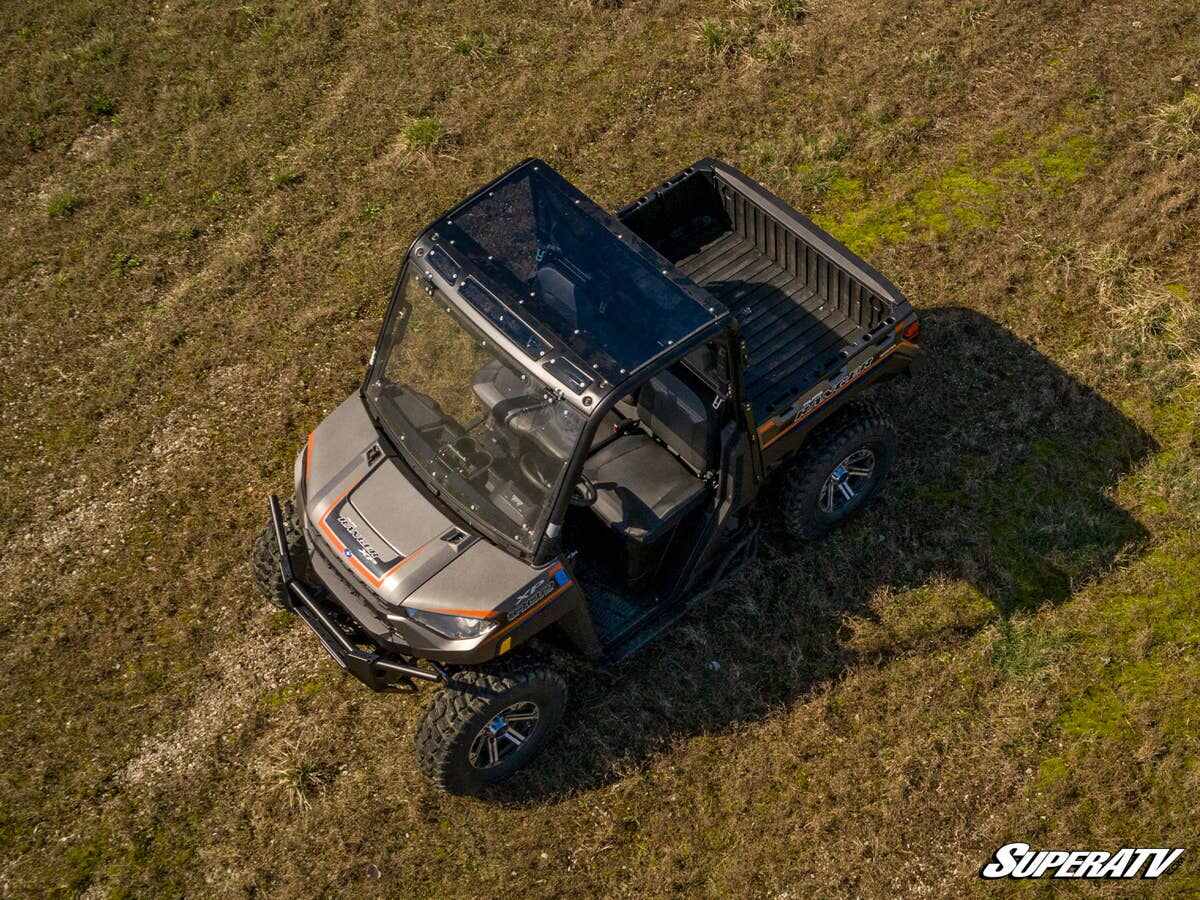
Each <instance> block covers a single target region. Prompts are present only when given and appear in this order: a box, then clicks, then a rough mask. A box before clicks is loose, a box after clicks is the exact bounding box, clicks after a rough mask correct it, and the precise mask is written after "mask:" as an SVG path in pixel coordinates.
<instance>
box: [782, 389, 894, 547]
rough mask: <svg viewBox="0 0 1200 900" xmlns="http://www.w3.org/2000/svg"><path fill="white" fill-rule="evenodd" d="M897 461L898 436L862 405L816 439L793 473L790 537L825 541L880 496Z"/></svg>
mask: <svg viewBox="0 0 1200 900" xmlns="http://www.w3.org/2000/svg"><path fill="white" fill-rule="evenodd" d="M895 459H896V432H895V431H894V430H893V428H892V426H891V423H890V422H888V420H887V418H886V417H885V416H884V415H883V413H882V412H881V411H880V410H879V408H878V407H877V406H876V405H875V404H874V403H869V402H866V401H856V402H854V403H850V404H847V406H846V408H845V409H844V410H843V411H842V412H841V413H839V414H838V416H837V417H836V418H835V419H834V420H833V421H832V422H830V423H828V425H827V426H825V427H824V428H823V430H822V431H821V432H819V433H818V434H816V435H814V436H813V438H812V441H811V443H810V446H809V447H808V448H806V449H805V450H804V452H803V454H802V457H801V459H800V461H799V462H798V463H797V465H795V466H794V467H793V468H792V469H791V471H789V472H788V474H787V476H786V478H787V482H786V484H785V485H784V489H783V516H784V521H785V523H786V524H787V528H788V531H789V532H791V533H792V534H794V535H795V536H797V537H800V538H804V539H805V540H812V539H814V538H819V537H822V536H823V535H825V534H827V533H828V532H829V531H830V530H831V529H832V528H833V527H834V526H836V525H838V524H840V523H841V522H843V521H845V520H846V519H848V518H849V517H850V516H852V515H854V513H856V512H858V510H860V509H862V507H863V506H864V505H866V503H867V502H869V501H870V499H871V498H872V497H873V496H874V495H875V493H876V491H878V490H879V486H880V484H882V483H883V479H884V478H885V477H886V476H887V473H888V471H889V470H890V469H891V467H892V463H893V462H894V461H895Z"/></svg>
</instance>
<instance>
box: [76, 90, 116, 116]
mask: <svg viewBox="0 0 1200 900" xmlns="http://www.w3.org/2000/svg"><path fill="white" fill-rule="evenodd" d="M84 108H85V109H87V111H88V112H90V113H91V114H92V115H93V116H100V117H101V118H111V117H112V116H114V115H116V113H117V103H116V101H115V100H113V99H112V98H111V97H108V96H105V95H104V94H93V95H92V96H90V97H88V100H87V103H85V104H84Z"/></svg>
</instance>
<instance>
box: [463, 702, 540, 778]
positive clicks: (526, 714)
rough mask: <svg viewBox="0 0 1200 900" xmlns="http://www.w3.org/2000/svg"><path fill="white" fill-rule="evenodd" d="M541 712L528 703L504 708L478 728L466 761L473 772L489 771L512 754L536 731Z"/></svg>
mask: <svg viewBox="0 0 1200 900" xmlns="http://www.w3.org/2000/svg"><path fill="white" fill-rule="evenodd" d="M540 718H541V712H540V710H539V709H538V705H537V704H536V703H534V702H533V701H532V700H523V701H521V702H520V703H514V704H512V705H511V706H506V707H505V708H504V709H502V710H501V711H500V712H499V714H497V715H495V716H493V717H492V718H491V719H490V720H489V721H488V723H487V724H486V725H484V726H483V727H482V728H480V729H479V733H478V734H477V735H475V740H473V741H471V750H470V752H469V755H468V758H469V759H470V762H471V765H472V766H473V767H474V768H476V769H490V768H492V767H493V766H498V765H500V763H502V762H503V761H504V760H506V759H508V758H509V757H510V756H512V755H513V754H514V753H516V752H517V751H518V750H519V749H520V748H521V747H522V746H524V744H525V742H526V741H528V740H529V738H530V737H531V736H532V735H533V733H534V731H536V730H537V726H538V720H539V719H540Z"/></svg>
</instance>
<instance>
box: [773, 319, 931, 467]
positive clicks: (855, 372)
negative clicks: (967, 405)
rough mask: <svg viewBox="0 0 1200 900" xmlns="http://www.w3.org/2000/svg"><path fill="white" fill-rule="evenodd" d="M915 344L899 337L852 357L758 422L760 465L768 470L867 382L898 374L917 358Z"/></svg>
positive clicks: (799, 446) (782, 460)
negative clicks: (885, 346)
mask: <svg viewBox="0 0 1200 900" xmlns="http://www.w3.org/2000/svg"><path fill="white" fill-rule="evenodd" d="M919 354H920V350H919V348H918V347H917V346H916V345H915V344H912V343H909V342H908V341H900V342H899V343H897V344H895V345H893V346H892V348H890V349H889V350H887V351H886V352H884V353H880V354H878V356H876V357H874V358H869V359H868V360H866V361H863V362H858V361H855V363H854V368H851V367H849V366H847V368H846V369H844V370H843V371H842V372H841V373H839V375H837V376H836V377H835V378H833V379H831V380H828V381H824V382H822V383H821V384H819V385H817V387H816V388H815V389H813V390H812V391H810V392H808V393H806V394H804V395H803V396H802V397H801V398H800V399H798V400H797V401H796V402H795V403H794V404H793V405H792V407H791V408H790V409H788V410H785V411H784V412H783V413H781V414H779V415H777V416H773V417H771V418H769V419H767V420H766V421H765V422H762V423H760V424H759V425H758V442H759V447H760V450H761V453H762V459H763V468H764V469H765V471H766V474H770V473H771V472H772V471H774V470H775V469H777V468H778V467H779V466H780V465H782V464H783V463H785V462H786V461H787V460H788V458H789V457H791V456H793V455H795V454H796V452H797V451H799V450H800V448H801V447H802V446H803V445H804V442H805V441H806V440H807V438H808V436H809V435H810V434H811V433H812V431H813V429H814V428H815V427H816V426H818V425H819V424H820V423H821V422H823V421H825V420H826V419H828V418H829V417H830V416H831V415H833V414H834V413H835V412H837V411H838V410H839V409H841V408H842V407H843V406H844V405H845V404H846V403H847V402H848V401H850V400H851V399H853V398H854V397H855V396H857V395H858V394H859V393H860V392H861V391H862V390H863V389H864V388H866V387H867V386H868V385H870V384H873V383H875V382H877V381H880V380H886V379H888V378H891V377H894V376H896V375H899V374H901V373H903V372H905V371H906V370H908V369H909V367H910V366H911V365H912V364H913V363H914V361H915V360H916V359H918V358H919Z"/></svg>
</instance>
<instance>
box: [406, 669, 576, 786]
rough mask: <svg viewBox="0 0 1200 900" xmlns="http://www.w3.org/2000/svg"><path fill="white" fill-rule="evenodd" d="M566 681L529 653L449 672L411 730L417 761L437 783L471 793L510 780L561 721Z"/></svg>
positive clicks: (556, 728) (531, 758)
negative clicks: (451, 676) (449, 680)
mask: <svg viewBox="0 0 1200 900" xmlns="http://www.w3.org/2000/svg"><path fill="white" fill-rule="evenodd" d="M566 705H567V683H566V681H565V680H564V679H563V677H562V675H560V674H559V673H558V672H556V671H555V670H554V669H552V668H550V667H549V666H547V665H545V664H544V663H542V662H540V661H538V660H535V659H524V660H522V659H510V660H505V661H503V662H500V663H493V664H492V665H490V666H487V667H485V668H481V669H464V670H461V671H459V672H456V673H455V675H454V681H453V685H452V686H450V687H445V688H442V689H441V690H440V691H439V692H438V693H437V695H436V696H435V697H434V699H433V702H432V703H431V704H430V705H429V707H428V709H426V711H425V716H424V717H423V718H422V720H421V724H420V725H419V726H418V728H417V735H416V750H417V762H418V763H419V765H420V768H421V771H422V772H424V773H425V775H426V777H428V778H429V780H430V781H432V782H433V783H434V785H436V786H437V787H438V788H440V789H441V790H443V791H446V792H447V793H450V794H476V793H479V792H480V791H481V790H483V789H484V788H486V787H489V786H491V785H495V784H499V783H500V782H502V781H505V780H507V779H508V778H511V777H512V776H513V775H514V774H516V773H517V772H518V771H519V770H521V769H522V768H524V767H525V766H526V765H528V764H529V763H530V762H531V761H532V760H533V759H534V757H536V756H537V755H538V754H539V753H541V751H542V750H544V749H545V747H546V744H547V743H549V741H550V739H551V738H552V737H553V735H554V733H555V731H557V730H558V726H559V725H560V724H561V723H562V717H563V712H564V711H565V709H566Z"/></svg>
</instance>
